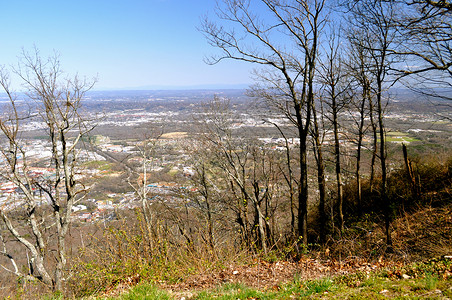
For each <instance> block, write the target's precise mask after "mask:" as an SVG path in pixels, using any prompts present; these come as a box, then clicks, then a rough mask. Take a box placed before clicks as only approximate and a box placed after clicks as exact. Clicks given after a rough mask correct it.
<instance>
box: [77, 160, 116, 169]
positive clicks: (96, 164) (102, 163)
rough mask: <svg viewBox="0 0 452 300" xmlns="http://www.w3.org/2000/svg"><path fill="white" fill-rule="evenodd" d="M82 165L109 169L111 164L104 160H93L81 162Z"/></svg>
mask: <svg viewBox="0 0 452 300" xmlns="http://www.w3.org/2000/svg"><path fill="white" fill-rule="evenodd" d="M83 166H84V167H86V168H90V169H98V170H100V171H110V170H111V168H112V167H113V165H112V164H111V163H109V162H108V161H106V160H93V161H89V162H86V163H84V164H83Z"/></svg>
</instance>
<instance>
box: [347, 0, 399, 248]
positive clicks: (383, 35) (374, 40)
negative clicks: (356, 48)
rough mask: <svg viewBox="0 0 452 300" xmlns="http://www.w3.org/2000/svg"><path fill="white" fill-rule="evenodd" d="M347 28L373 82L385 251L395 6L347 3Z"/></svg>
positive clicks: (388, 210)
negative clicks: (354, 35)
mask: <svg viewBox="0 0 452 300" xmlns="http://www.w3.org/2000/svg"><path fill="white" fill-rule="evenodd" d="M350 5H351V7H350V11H351V17H350V19H349V22H350V24H349V25H350V26H351V27H354V28H356V29H357V30H359V31H360V32H362V33H363V34H364V38H361V37H360V36H359V35H358V36H357V37H359V38H352V43H361V45H360V47H363V48H364V49H366V50H367V53H368V55H369V62H370V65H369V70H370V71H371V73H372V75H373V78H374V79H375V83H374V85H372V90H373V93H374V95H375V100H376V107H375V111H376V114H377V122H376V123H377V124H378V131H379V136H378V137H379V146H380V148H379V157H378V158H379V160H380V167H381V185H380V197H381V199H382V204H383V212H384V216H385V231H386V242H387V245H388V250H390V249H392V239H391V232H390V223H391V205H390V201H389V198H388V194H387V172H388V170H387V165H386V137H385V126H384V114H385V107H386V103H387V99H386V98H385V95H386V94H387V93H386V92H387V89H388V88H389V87H390V86H391V84H393V83H394V82H395V80H396V79H395V78H394V77H391V68H392V66H393V65H394V63H395V58H396V56H395V55H394V54H395V53H396V52H397V49H398V47H397V46H398V44H397V40H396V37H397V35H396V27H395V26H394V18H395V15H396V10H395V4H393V3H392V2H388V3H385V1H383V0H379V1H374V0H369V1H367V0H365V1H358V2H353V3H350Z"/></svg>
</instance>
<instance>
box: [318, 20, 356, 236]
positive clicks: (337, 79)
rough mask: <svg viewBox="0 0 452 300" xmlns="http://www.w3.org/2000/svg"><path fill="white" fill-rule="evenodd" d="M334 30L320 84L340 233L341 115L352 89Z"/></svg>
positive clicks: (341, 221)
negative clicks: (328, 127) (329, 129)
mask: <svg viewBox="0 0 452 300" xmlns="http://www.w3.org/2000/svg"><path fill="white" fill-rule="evenodd" d="M336 32H337V31H335V30H334V29H333V30H332V34H331V36H330V41H329V44H328V48H327V51H326V56H325V60H324V62H323V63H322V64H321V72H320V75H319V77H320V82H321V84H322V85H323V94H324V95H323V97H322V100H323V101H324V103H325V104H326V106H327V108H328V109H327V111H328V113H326V114H325V115H326V117H327V118H329V121H330V123H331V124H332V127H333V135H334V164H335V173H336V192H337V203H338V208H339V209H338V213H339V226H340V232H341V233H343V231H344V213H343V206H344V192H343V180H342V177H343V175H342V166H341V147H340V136H339V135H340V124H339V113H340V111H341V110H342V109H343V108H344V107H345V106H346V103H347V101H348V93H349V88H350V80H349V77H348V74H347V73H346V72H345V66H344V62H343V58H342V56H341V49H340V40H339V39H340V36H339V35H338V34H337V33H336Z"/></svg>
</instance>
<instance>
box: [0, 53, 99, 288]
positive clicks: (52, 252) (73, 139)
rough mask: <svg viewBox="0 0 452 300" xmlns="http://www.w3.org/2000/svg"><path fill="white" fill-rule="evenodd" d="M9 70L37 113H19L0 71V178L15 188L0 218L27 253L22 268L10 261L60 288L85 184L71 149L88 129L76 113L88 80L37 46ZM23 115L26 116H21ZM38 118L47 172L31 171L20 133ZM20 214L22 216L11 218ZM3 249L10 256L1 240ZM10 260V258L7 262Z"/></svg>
mask: <svg viewBox="0 0 452 300" xmlns="http://www.w3.org/2000/svg"><path fill="white" fill-rule="evenodd" d="M15 71H16V72H15V73H16V74H17V75H18V76H19V78H20V79H21V80H22V82H23V84H24V86H25V87H26V89H27V97H28V98H29V99H31V100H33V101H34V104H33V105H34V106H35V108H36V110H37V112H38V113H37V115H35V116H30V115H26V116H24V115H23V111H20V110H19V109H18V107H17V98H16V96H15V94H14V93H13V92H12V90H11V88H10V84H9V75H8V73H7V72H2V74H1V76H0V84H1V86H2V87H3V89H4V91H5V92H6V93H7V95H8V98H9V101H10V112H11V114H9V115H8V116H5V115H4V116H2V119H1V120H0V129H1V134H2V138H3V140H2V141H6V142H4V143H3V144H2V146H1V155H2V158H3V159H2V160H1V167H0V168H1V171H0V177H1V179H2V181H6V182H10V183H12V184H13V185H14V186H15V187H16V192H15V193H12V194H10V196H9V198H8V201H9V205H3V206H2V208H1V209H0V216H1V220H2V221H3V223H4V225H5V226H6V228H7V229H8V231H9V233H10V234H11V235H12V236H13V237H14V239H15V240H16V241H17V242H19V243H20V244H21V245H22V246H23V247H24V248H25V251H24V252H22V253H23V254H24V255H25V253H30V257H29V262H28V268H27V269H28V271H27V273H25V272H24V271H23V270H24V269H23V268H20V269H18V268H17V266H15V265H14V263H13V266H14V270H11V269H8V268H6V267H4V269H7V270H9V271H12V272H13V273H14V274H16V275H17V276H20V277H27V278H33V279H38V280H40V281H42V282H43V283H44V284H46V285H48V286H49V287H51V288H52V289H54V290H61V289H62V284H63V282H64V280H65V279H66V278H67V276H68V275H70V274H67V272H66V271H67V269H66V267H67V247H66V236H67V234H68V231H69V228H70V225H71V212H72V207H73V206H74V204H75V203H76V202H77V201H79V200H81V199H82V198H83V197H84V195H85V194H86V191H87V189H86V187H85V186H84V185H83V184H82V183H81V182H80V180H79V179H78V178H77V176H76V175H77V172H79V170H80V168H79V159H78V155H79V153H80V151H81V150H80V149H79V148H77V146H78V144H79V142H80V141H81V139H82V137H83V136H84V135H86V134H87V133H88V132H89V131H90V130H92V129H93V127H92V126H90V124H89V123H87V122H85V120H84V119H83V117H82V116H81V107H82V101H83V98H84V95H85V93H86V91H88V90H89V89H90V88H91V87H92V85H93V82H87V81H85V80H80V79H79V78H78V77H74V78H73V79H70V80H69V79H63V80H62V75H63V73H62V72H61V70H60V65H59V60H58V57H57V56H54V57H51V58H49V59H48V60H42V59H41V58H40V56H39V53H38V51H37V50H35V52H34V53H32V54H28V53H26V52H24V53H23V56H22V60H21V61H20V63H19V65H18V68H17V69H15ZM24 117H28V118H24ZM30 117H33V119H32V120H35V121H40V122H42V124H43V126H44V128H45V129H44V130H45V132H46V137H47V139H46V141H47V142H48V146H49V148H50V152H51V156H50V157H49V159H48V160H47V162H46V164H45V165H46V166H47V167H49V168H51V169H52V170H53V171H52V173H51V174H50V176H39V175H37V174H36V173H34V172H33V166H34V165H33V160H31V159H30V158H29V155H28V152H29V145H27V141H26V140H25V139H23V138H21V134H22V125H24V123H25V122H26V121H28V120H30V119H29V118H30ZM17 214H19V215H22V216H23V217H24V220H23V221H22V220H20V219H16V218H13V217H12V216H13V215H17ZM4 246H5V247H4V249H3V253H4V254H5V255H7V256H8V257H10V258H12V257H13V253H10V252H8V250H7V248H6V246H7V245H4ZM12 262H13V261H12Z"/></svg>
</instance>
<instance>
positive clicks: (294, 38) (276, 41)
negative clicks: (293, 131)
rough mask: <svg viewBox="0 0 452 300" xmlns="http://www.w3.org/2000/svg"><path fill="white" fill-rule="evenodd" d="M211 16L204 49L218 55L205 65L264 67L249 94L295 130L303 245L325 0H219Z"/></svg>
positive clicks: (204, 28) (299, 225)
mask: <svg viewBox="0 0 452 300" xmlns="http://www.w3.org/2000/svg"><path fill="white" fill-rule="evenodd" d="M258 9H260V10H259V11H260V14H258V13H257V11H258ZM262 12H265V14H266V15H265V17H264V16H261V17H260V15H261V13H262ZM216 13H217V17H218V21H217V22H212V21H210V20H209V19H207V18H206V19H205V20H204V22H203V23H202V27H201V31H202V32H203V33H204V34H205V36H206V38H207V40H208V41H209V43H210V44H211V45H212V46H214V47H216V48H219V49H220V50H221V54H220V55H219V56H214V57H212V58H211V59H210V60H209V61H208V62H209V63H218V62H220V61H222V60H224V59H233V60H239V61H244V62H248V63H252V64H255V65H258V66H261V67H263V68H264V69H263V70H262V71H261V72H257V73H256V76H257V78H258V80H259V82H261V83H262V84H261V85H257V86H256V87H255V88H254V90H253V92H254V93H253V94H254V95H255V96H258V97H261V98H264V99H267V100H268V101H269V103H271V104H272V105H273V106H274V107H276V108H277V109H279V110H280V111H281V112H282V113H283V114H284V115H285V116H286V117H287V118H288V119H289V120H290V121H291V122H292V123H293V124H294V125H295V127H296V128H297V131H298V137H299V139H300V148H299V155H298V161H299V166H300V179H299V181H298V191H297V192H298V235H299V236H300V237H301V241H302V243H304V244H307V234H308V224H307V216H308V179H307V178H308V176H307V150H308V149H307V137H308V133H309V126H310V123H311V107H312V103H313V101H314V89H315V86H314V77H315V75H316V72H315V70H316V63H317V56H318V47H319V39H320V34H321V32H322V29H323V25H324V22H325V18H326V16H325V0H313V1H307V0H260V1H250V0H223V1H221V5H218V6H217V9H216ZM226 26H231V27H229V28H228V27H226Z"/></svg>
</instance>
